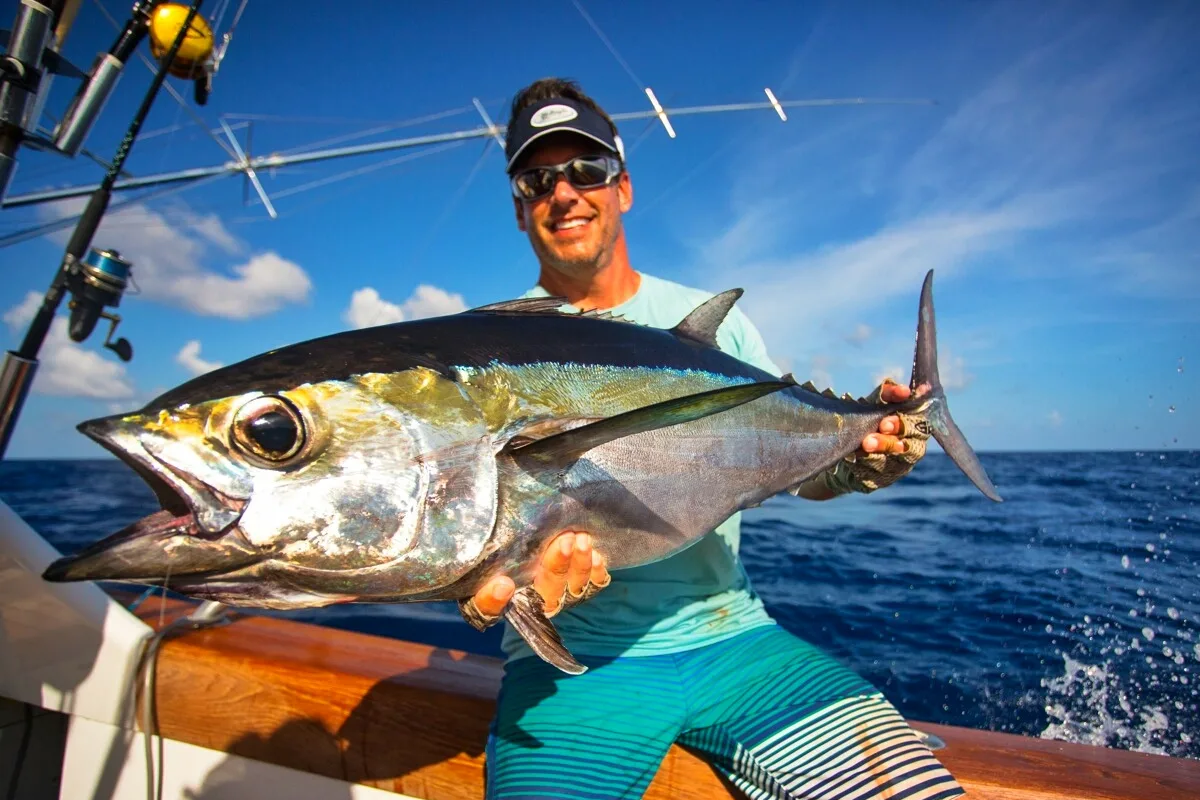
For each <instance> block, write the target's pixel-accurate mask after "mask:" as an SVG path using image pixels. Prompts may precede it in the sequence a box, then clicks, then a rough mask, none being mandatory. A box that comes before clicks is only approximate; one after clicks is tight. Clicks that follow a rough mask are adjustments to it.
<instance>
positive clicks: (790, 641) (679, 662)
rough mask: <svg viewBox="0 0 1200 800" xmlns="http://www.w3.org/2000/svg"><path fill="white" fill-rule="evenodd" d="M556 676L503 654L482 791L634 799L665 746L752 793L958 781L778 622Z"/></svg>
mask: <svg viewBox="0 0 1200 800" xmlns="http://www.w3.org/2000/svg"><path fill="white" fill-rule="evenodd" d="M579 661H580V662H581V663H583V664H585V665H586V666H587V667H589V670H588V672H586V673H584V674H583V675H575V676H571V675H566V674H564V673H562V672H560V671H559V670H557V669H555V668H554V667H551V666H550V665H548V664H546V663H545V662H543V661H542V660H541V659H539V658H521V659H517V660H515V661H511V662H509V663H508V664H507V665H506V667H505V672H504V679H503V683H502V685H501V689H500V695H499V698H498V702H497V709H496V717H495V718H494V719H493V721H492V725H491V731H490V735H489V736H488V743H487V796H488V797H489V798H580V799H581V800H599V798H612V797H622V798H631V797H641V796H642V794H643V792H644V791H645V790H646V787H647V786H648V785H649V783H650V781H651V780H652V779H653V778H654V775H655V773H656V772H657V771H658V768H659V765H660V764H661V762H662V759H663V757H664V756H665V755H666V754H667V751H668V750H669V749H670V747H671V745H672V744H674V743H679V744H681V745H684V746H686V747H688V748H690V749H693V750H695V751H698V752H699V753H700V754H701V755H702V756H703V757H704V758H705V759H706V760H707V761H709V763H711V764H712V765H713V767H714V768H715V769H716V770H717V771H718V772H719V773H720V774H721V775H723V776H725V777H726V778H728V779H729V780H730V781H731V782H732V783H733V784H734V785H735V786H737V787H738V788H739V789H740V790H742V791H743V792H745V794H746V795H747V796H749V797H750V798H754V799H755V800H757V799H758V798H821V800H825V799H826V798H878V797H888V798H894V799H895V800H900V799H901V798H904V799H905V800H943V799H945V798H952V797H960V796H962V795H963V794H964V792H963V790H962V788H961V787H960V786H959V785H958V783H957V782H956V781H955V780H954V778H953V777H951V775H950V773H949V772H947V771H946V769H945V768H944V767H943V766H942V765H941V764H940V763H939V762H938V760H937V759H936V758H935V757H934V755H933V753H932V752H931V751H930V750H929V748H928V747H926V746H925V744H924V743H923V742H922V741H921V739H920V738H919V737H918V735H917V734H916V732H915V731H913V730H912V728H910V727H909V726H908V724H907V723H906V722H905V721H904V719H903V718H902V717H901V716H900V714H899V713H898V712H897V711H896V709H895V708H893V707H892V705H891V704H890V703H888V702H887V701H886V700H885V699H884V698H883V696H882V695H881V694H880V693H879V691H878V690H877V689H875V687H873V686H872V685H871V684H869V683H868V682H866V681H864V680H863V679H862V678H860V677H859V676H857V675H855V674H854V673H853V672H851V671H849V670H848V669H846V668H845V667H843V666H841V665H840V664H838V663H837V662H836V661H834V660H833V659H831V658H830V657H828V656H826V655H825V654H823V653H822V652H821V651H819V650H817V649H816V648H815V647H813V646H811V645H809V644H807V643H806V642H804V641H802V640H801V639H799V638H797V637H795V636H793V635H792V634H790V633H788V632H786V631H784V630H783V629H782V628H780V627H779V626H777V625H766V626H762V627H758V628H755V629H752V630H750V631H747V632H745V633H742V634H739V635H737V636H734V637H732V638H730V639H726V640H724V641H721V642H718V643H716V644H712V645H708V646H705V647H701V648H697V649H695V650H689V651H686V652H682V653H673V654H666V655H657V656H638V657H623V658H615V659H614V658H587V657H579Z"/></svg>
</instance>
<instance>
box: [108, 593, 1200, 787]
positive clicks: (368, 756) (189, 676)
mask: <svg viewBox="0 0 1200 800" xmlns="http://www.w3.org/2000/svg"><path fill="white" fill-rule="evenodd" d="M116 596H117V598H118V599H119V600H121V601H124V602H126V603H128V602H129V601H130V600H131V599H132V597H133V595H126V594H124V593H120V594H118V595H116ZM192 607H193V605H192V604H189V603H185V602H179V601H168V602H167V604H166V607H165V613H163V610H162V609H163V605H162V603H161V601H160V599H159V598H157V597H155V598H154V599H153V600H151V601H148V602H146V603H145V604H143V605H142V607H141V608H140V609H139V610H138V615H139V616H140V617H141V618H142V619H143V620H144V621H146V622H147V623H148V624H150V625H152V626H158V625H159V624H160V620H159V617H160V614H162V622H164V623H165V622H169V621H171V620H172V619H174V618H175V617H177V616H179V615H180V614H183V613H186V612H187V611H188V610H189V609H190V608H192ZM500 673H501V664H500V661H499V660H497V659H494V658H488V657H482V656H478V655H473V654H467V653H463V652H460V651H453V650H445V649H439V648H435V647H430V646H426V645H421V644H415V643H411V642H404V641H398V640H393V639H388V638H383V637H378V636H369V635H365V634H358V633H351V632H347V631H341V630H336V629H331V628H324V627H320V626H317V625H311V624H306V623H300V622H295V621H291V620H283V619H278V618H271V617H259V616H252V615H246V616H239V617H238V618H237V619H235V620H234V621H233V622H231V623H229V624H226V625H222V626H220V627H217V628H212V629H208V630H199V631H191V632H188V633H186V634H185V635H182V636H179V637H177V638H172V639H169V640H168V641H167V642H166V643H165V644H164V645H163V647H162V650H161V654H160V659H159V665H158V692H157V698H158V717H159V724H160V729H161V732H162V734H163V735H164V736H166V737H168V738H173V739H178V740H181V741H184V742H189V743H192V744H196V745H200V746H203V747H207V748H211V749H214V750H218V751H221V752H226V753H233V754H237V755H241V756H246V757H249V758H253V759H257V760H260V761H265V762H268V763H273V764H279V765H282V766H287V767H292V768H294V769H299V770H303V771H306V772H311V773H317V774H320V775H326V776H329V777H333V778H338V779H341V780H346V781H351V782H354V783H361V784H365V785H368V786H373V787H377V788H380V789H384V790H390V791H394V792H399V793H402V794H406V795H411V796H413V797H418V798H424V799H425V800H468V798H470V799H471V800H474V799H475V798H480V797H482V796H483V780H484V757H483V748H484V743H485V740H486V737H487V727H488V723H489V721H490V719H491V716H492V711H493V707H494V697H495V695H496V692H497V689H498V687H499V682H500ZM913 724H914V726H915V727H917V728H918V729H920V730H923V731H927V732H929V733H932V734H935V735H937V736H939V737H941V738H942V739H943V740H944V741H945V742H946V747H945V749H942V750H939V751H938V757H939V758H940V759H941V760H942V762H943V763H944V764H945V765H946V766H947V767H948V768H949V769H950V770H951V772H953V773H954V775H955V777H956V778H957V779H958V780H959V781H960V782H961V783H962V784H963V785H964V787H966V789H967V791H968V795H969V796H970V797H975V798H985V799H986V800H1059V799H1060V798H1062V799H1064V800H1065V798H1071V799H1072V800H1077V799H1078V798H1104V799H1105V800H1133V799H1134V798H1137V800H1143V799H1144V798H1156V799H1157V800H1170V799H1173V798H1179V799H1180V800H1183V798H1189V800H1190V799H1191V798H1197V797H1200V762H1197V761H1192V760H1188V759H1176V758H1168V757H1165V756H1157V755H1150V754H1144V753H1133V752H1127V751H1120V750H1113V749H1108V748H1102V747H1093V746H1088V745H1079V744H1069V743H1065V742H1055V741H1048V740H1043V739H1036V738H1030V737H1025V736H1016V735H1012V734H1004V733H992V732H987V731H978V730H971V729H965V728H956V727H950V726H944V725H934V724H927V723H923V722H919V721H914V722H913ZM645 796H646V797H647V798H695V800H715V799H716V798H733V797H741V795H740V794H737V793H736V792H735V791H734V790H732V789H731V788H730V787H728V786H727V785H726V784H725V783H724V782H723V781H722V780H721V779H720V778H719V777H718V776H717V775H716V774H715V773H714V772H713V771H712V769H711V768H710V767H708V765H707V764H705V763H704V762H703V761H701V760H700V759H699V758H697V757H696V756H695V755H693V754H692V753H690V752H688V751H687V750H685V749H684V748H682V747H675V748H673V749H672V750H671V752H670V754H669V755H668V757H667V758H666V759H665V761H664V762H663V764H662V767H661V768H660V769H659V772H658V774H657V776H656V777H655V779H654V781H653V783H652V784H651V786H650V788H649V790H648V791H647V793H646V795H645Z"/></svg>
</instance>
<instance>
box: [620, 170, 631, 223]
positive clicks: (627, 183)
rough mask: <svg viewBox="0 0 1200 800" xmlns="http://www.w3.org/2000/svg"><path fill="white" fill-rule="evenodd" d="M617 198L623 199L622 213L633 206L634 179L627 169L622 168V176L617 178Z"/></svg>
mask: <svg viewBox="0 0 1200 800" xmlns="http://www.w3.org/2000/svg"><path fill="white" fill-rule="evenodd" d="M617 198H618V199H619V200H620V201H621V213H622V214H624V213H626V212H628V211H629V209H631V208H633V179H632V178H630V177H629V172H628V171H626V170H622V171H621V177H619V178H617Z"/></svg>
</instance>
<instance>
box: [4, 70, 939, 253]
mask: <svg viewBox="0 0 1200 800" xmlns="http://www.w3.org/2000/svg"><path fill="white" fill-rule="evenodd" d="M765 91H766V94H767V97H768V98H769V100H768V101H767V102H758V103H727V104H724V105H706V106H683V107H680V108H666V107H663V106H661V105H656V107H655V108H654V109H651V110H647V111H629V112H624V113H620V114H613V115H612V118H613V120H614V121H616V122H621V121H625V120H639V119H654V118H658V119H659V120H660V121H663V123H664V126H665V127H666V128H667V129H668V131H670V133H671V134H672V138H674V133H675V131H674V129H673V128H671V127H670V123H669V121H667V120H668V119H669V117H684V116H690V115H694V114H720V113H728V112H733V111H763V110H769V111H774V112H775V113H777V114H779V116H780V118H781V119H782V120H783V121H785V122H786V121H787V116H786V114H784V113H783V109H784V108H812V107H818V106H858V105H933V104H934V103H933V101H932V100H925V99H905V98H900V99H886V98H868V97H840V98H823V99H813V100H784V101H781V100H778V99H776V98H775V95H774V94H773V93H772V92H771V90H770V89H767V90H765ZM476 102H478V101H476ZM656 102H657V101H656ZM477 108H482V106H479V105H477ZM506 131H507V126H505V125H497V124H493V123H492V122H491V120H490V119H488V120H487V123H486V124H485V126H484V127H481V128H470V129H467V130H461V131H453V132H451V133H435V134H430V135H427V136H413V137H409V138H406V139H388V140H386V141H382V142H372V143H369V144H360V145H349V146H347V147H336V148H329V149H324V150H312V151H308V152H299V153H290V154H276V155H264V156H255V157H254V158H245V157H243V158H241V159H239V160H238V161H229V162H226V163H224V164H217V165H214V166H211V167H194V168H191V169H181V170H176V171H173V172H160V173H156V174H153V175H145V176H142V177H140V178H127V179H125V180H121V181H116V182H115V183H114V184H113V186H112V191H115V192H120V191H128V190H131V189H144V188H148V187H151V186H161V185H163V184H168V183H189V182H192V181H197V180H200V179H202V178H210V177H216V176H225V175H240V174H243V173H245V174H249V173H250V172H252V171H261V170H264V169H276V168H279V167H286V166H289V165H292V164H306V163H310V162H314V161H329V160H332V159H338V158H346V157H349V156H359V155H368V154H370V153H383V152H388V151H391V150H402V149H404V148H409V147H421V146H424V145H431V144H439V143H443V142H456V141H464V140H470V139H487V138H493V137H494V138H497V139H499V138H500V137H502V136H503V135H504V133H505V132H506ZM96 188H97V185H95V184H93V185H86V186H69V187H66V188H63V189H51V190H47V191H42V192H30V193H28V194H22V195H17V196H14V197H9V198H6V199H5V200H4V202H3V207H4V208H17V207H21V206H31V205H38V204H40V203H49V202H53V201H56V200H66V199H69V198H73V197H82V196H85V195H88V194H91V193H92V192H93V191H95V190H96ZM256 188H258V187H256ZM3 244H4V240H3V239H0V246H3Z"/></svg>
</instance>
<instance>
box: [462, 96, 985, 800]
mask: <svg viewBox="0 0 1200 800" xmlns="http://www.w3.org/2000/svg"><path fill="white" fill-rule="evenodd" d="M506 156H507V159H508V174H509V176H510V183H511V187H512V192H513V195H514V209H515V212H516V220H517V227H518V228H519V229H520V230H521V231H523V232H524V233H525V234H526V236H527V237H528V239H529V242H530V244H531V246H532V247H533V251H534V254H535V255H536V257H537V259H538V263H539V265H540V272H539V276H538V283H537V285H536V286H535V287H534V288H533V289H532V290H530V291H529V292H528V293H527V295H526V296H562V297H564V298H566V300H567V301H568V303H569V304H570V306H571V307H572V308H574V309H576V310H580V311H585V310H589V309H594V308H599V309H611V310H612V312H613V313H614V314H616V315H619V316H623V317H625V318H627V319H629V320H631V321H634V322H638V323H641V324H645V325H653V326H656V327H662V328H667V327H671V326H673V325H674V324H676V323H677V322H679V320H681V319H682V318H683V317H684V316H685V315H686V314H687V313H688V312H689V311H691V310H692V309H693V308H695V307H696V306H697V305H699V304H700V303H701V302H703V301H704V300H706V299H708V298H709V297H710V296H711V295H710V294H709V293H707V292H701V291H699V290H696V289H690V288H687V287H684V286H680V285H679V284H676V283H673V282H670V281H666V280H663V279H661V278H657V277H654V276H651V275H647V274H645V273H639V272H637V271H635V270H634V269H633V267H632V265H631V263H630V260H629V253H628V249H627V244H626V240H625V232H624V229H623V227H622V219H621V218H622V215H623V214H624V213H625V212H627V211H629V209H630V208H631V207H632V205H633V186H632V182H631V179H630V175H629V172H628V170H627V169H626V165H625V163H624V162H625V159H624V152H623V148H622V145H621V141H620V138H619V136H618V135H617V130H616V126H615V125H614V124H613V123H612V120H611V119H610V118H609V117H608V116H607V114H605V113H604V112H603V110H602V109H600V108H599V106H598V105H596V104H595V102H594V101H593V100H591V98H589V97H587V95H585V94H584V93H583V92H582V91H581V90H580V88H579V87H578V86H577V85H575V84H574V83H571V82H567V81H563V80H559V79H546V80H542V81H537V82H535V83H533V84H532V85H530V86H529V87H527V88H526V89H524V90H523V91H522V92H521V93H519V94H518V95H517V97H516V98H515V99H514V101H513V107H512V114H511V117H510V120H509V125H508V138H507V142H506ZM718 342H719V345H720V346H721V348H722V349H723V350H725V351H727V352H729V353H731V354H733V355H735V356H737V357H738V358H741V359H743V360H745V361H747V362H749V363H752V364H755V365H757V366H759V367H761V368H762V369H765V370H768V371H770V372H772V373H774V374H776V375H778V374H779V373H780V370H779V368H778V367H777V366H776V365H775V364H774V363H772V362H771V360H770V359H769V358H768V356H767V353H766V348H765V346H764V344H763V341H762V338H761V336H760V335H759V333H758V331H757V330H756V329H755V328H754V326H753V325H752V324H751V323H750V321H749V320H748V319H747V318H746V316H745V315H744V314H743V313H742V312H741V311H740V310H738V309H737V308H736V307H735V308H734V309H733V311H732V312H731V313H730V314H729V316H728V317H727V318H726V320H725V322H724V323H723V324H722V326H721V329H720V331H719V332H718ZM908 396H909V390H908V388H907V387H904V386H900V385H896V384H894V383H892V382H890V381H886V382H885V383H884V384H883V385H882V386H880V387H879V389H877V390H876V394H875V397H876V398H879V399H882V400H883V401H885V402H899V401H902V400H904V399H907V398H908ZM917 428H918V426H914V425H912V424H911V420H909V419H906V418H903V417H901V416H899V415H893V416H890V417H887V418H885V419H884V420H883V421H882V422H881V423H880V428H879V432H878V433H874V434H871V435H869V436H867V437H866V439H865V440H864V441H863V446H862V452H860V453H859V454H857V457H856V458H855V459H853V461H851V460H849V459H848V460H847V461H845V462H843V463H841V464H839V465H838V467H837V468H835V469H832V470H830V471H829V472H828V473H826V474H823V475H820V476H817V477H816V478H814V479H813V480H811V481H810V482H809V483H807V484H805V485H804V486H803V487H802V488H801V491H800V496H801V497H805V498H808V499H811V500H827V499H830V498H832V497H836V496H838V495H840V494H845V493H847V492H849V491H861V492H866V491H872V490H874V489H877V488H880V487H882V486H886V485H888V484H889V483H891V482H893V481H894V480H896V479H897V478H899V477H900V476H902V475H903V474H905V473H907V472H908V471H909V470H911V469H912V465H913V464H914V463H916V461H917V460H918V459H920V458H921V456H922V455H923V454H924V452H925V438H924V435H923V434H921V433H920V432H919V431H918V430H917ZM906 434H907V435H906ZM739 521H740V515H738V514H735V515H734V516H733V517H731V518H730V519H729V520H727V521H726V522H725V523H723V524H722V525H720V526H719V527H718V528H717V529H716V530H715V531H713V532H712V533H710V534H709V535H707V536H706V537H704V538H703V539H701V540H700V541H699V542H697V543H696V544H695V545H693V546H692V547H690V548H688V549H687V550H685V551H683V552H682V553H679V554H677V555H675V556H672V557H671V558H668V559H665V560H663V561H661V562H658V563H655V564H650V565H647V566H644V567H639V568H636V569H628V570H621V571H619V572H617V573H616V574H614V575H611V576H610V575H609V573H608V572H607V571H606V569H605V567H604V560H603V554H602V553H596V552H594V551H593V550H592V549H591V542H590V538H589V536H588V534H587V533H586V532H578V531H568V532H565V533H563V534H561V535H560V536H559V537H558V538H557V539H555V540H554V541H552V542H551V544H550V546H549V547H548V548H547V550H546V551H545V553H544V554H543V559H542V562H541V566H540V573H539V575H538V578H537V581H536V583H535V586H536V588H537V589H538V592H539V593H540V594H541V595H542V597H543V598H544V600H545V603H546V611H547V613H548V615H551V616H553V617H554V622H555V626H556V627H557V629H558V630H559V632H560V634H561V635H562V637H563V640H564V642H565V644H566V645H567V647H568V649H570V650H571V652H572V653H573V654H574V655H575V656H576V658H577V659H578V660H579V661H580V662H581V663H583V664H585V665H586V666H588V667H589V668H590V669H589V671H588V672H586V673H584V674H583V675H578V676H569V675H566V674H564V673H562V672H560V671H559V670H557V669H555V668H554V667H552V666H550V665H548V664H546V663H545V662H543V661H542V660H541V659H539V658H537V657H536V656H533V655H532V654H531V652H530V651H529V649H528V646H527V645H525V643H524V642H523V641H522V640H521V639H520V637H519V636H517V635H516V634H515V633H514V632H512V631H510V630H508V631H506V632H505V637H504V645H503V646H504V650H505V652H506V653H507V654H508V661H507V664H506V666H505V674H504V679H503V683H502V687H501V691H500V695H499V698H498V702H497V712H496V718H495V719H494V720H493V722H492V727H491V732H490V735H489V738H488V745H487V762H488V767H487V771H488V779H487V792H488V796H489V797H494V798H500V797H564V798H565V797H580V798H600V797H639V796H641V794H642V793H643V791H644V790H645V788H646V786H647V785H648V784H649V782H650V781H651V780H652V779H653V777H654V775H655V772H656V771H657V769H658V767H659V764H660V762H661V761H662V758H663V756H664V755H665V754H666V752H667V750H668V749H669V748H670V746H671V745H672V744H673V743H675V742H679V743H681V744H684V745H687V746H689V747H691V748H693V749H696V750H699V751H700V752H702V753H703V754H704V755H705V757H706V758H707V759H708V760H709V761H710V762H711V763H712V764H713V766H714V767H715V768H716V769H717V770H719V771H720V772H721V773H722V774H723V775H725V776H727V777H728V778H729V780H730V781H731V782H732V783H733V784H734V785H736V786H737V787H739V788H740V789H741V790H742V791H744V792H745V793H746V794H747V795H749V796H750V797H754V798H765V797H787V798H834V797H839V798H840V797H855V798H867V797H893V798H915V799H919V800H930V799H931V798H939V799H940V798H950V797H957V796H959V795H961V794H962V790H961V789H960V788H959V786H958V784H957V783H956V782H955V781H954V779H953V778H952V777H951V776H950V775H949V773H947V772H946V771H945V769H944V768H942V766H941V765H940V764H939V763H938V762H937V760H936V759H935V758H934V756H933V754H932V753H931V752H930V751H929V750H928V748H926V747H925V746H924V744H922V742H921V741H920V739H919V738H918V737H917V735H916V734H915V733H914V732H913V731H912V730H911V729H910V728H909V727H908V726H907V724H906V723H905V722H904V720H903V719H901V717H900V715H899V714H898V713H897V712H896V711H895V709H894V708H893V707H892V706H891V705H890V704H889V703H888V702H887V701H886V700H885V699H884V698H883V697H882V695H881V694H880V693H879V692H878V690H876V689H875V688H874V687H873V686H871V685H870V684H869V683H867V682H866V681H864V680H863V679H862V678H860V677H859V676H857V675H855V674H854V673H852V672H850V671H848V670H846V669H845V668H844V667H842V666H840V665H839V664H837V663H836V662H835V661H833V660H832V659H830V658H829V657H828V656H826V655H824V654H823V653H821V652H820V651H818V650H817V649H816V648H814V647H812V646H811V645H809V644H807V643H806V642H804V641H802V640H800V639H799V638H797V637H796V636H794V635H792V634H790V633H788V632H786V631H784V630H783V629H782V628H780V627H779V626H778V625H777V624H775V622H774V620H773V619H771V617H770V616H769V615H768V614H767V613H766V611H765V609H764V608H763V604H762V601H761V599H760V598H759V597H758V595H757V594H756V593H755V592H754V590H753V589H752V587H751V586H750V582H749V580H748V578H747V577H746V574H745V571H744V569H743V568H742V565H741V562H740V561H739V560H738V556H737V551H738V545H739ZM513 589H514V587H513V584H512V581H511V580H510V579H508V578H497V579H495V580H493V581H492V582H491V583H489V584H488V585H487V586H485V587H484V588H483V589H481V590H480V591H479V593H478V594H477V595H476V596H475V597H474V598H472V599H471V600H470V601H468V602H467V603H466V604H465V610H466V611H467V612H468V615H469V616H474V618H475V620H476V621H477V622H478V623H479V624H481V625H486V624H491V623H494V622H496V621H498V619H499V617H500V615H501V614H502V613H503V611H504V608H505V605H506V603H507V602H508V599H509V598H510V597H511V596H512V593H513ZM585 600H586V602H584V601H585Z"/></svg>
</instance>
